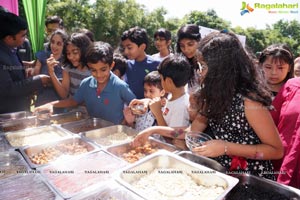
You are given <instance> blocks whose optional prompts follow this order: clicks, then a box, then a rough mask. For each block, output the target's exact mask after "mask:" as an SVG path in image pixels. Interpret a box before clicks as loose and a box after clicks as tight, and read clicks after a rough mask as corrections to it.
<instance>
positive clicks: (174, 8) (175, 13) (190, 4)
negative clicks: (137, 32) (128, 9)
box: [136, 0, 300, 29]
mask: <svg viewBox="0 0 300 200" xmlns="http://www.w3.org/2000/svg"><path fill="white" fill-rule="evenodd" d="M243 1H244V2H246V3H248V4H249V5H250V7H254V4H255V3H260V4H276V3H277V4H283V3H285V4H298V8H295V9H271V11H273V13H269V12H268V10H266V9H258V8H257V9H254V11H253V12H251V13H246V14H245V15H243V16H241V15H240V11H241V10H240V9H241V7H242V2H243ZM136 2H137V3H139V4H143V5H145V7H146V9H147V10H148V11H152V10H153V9H155V8H158V7H164V8H165V9H166V10H167V11H168V14H167V15H166V16H165V17H166V18H167V19H168V18H170V17H178V18H181V17H183V16H184V15H185V14H188V13H189V12H191V11H193V10H197V11H202V12H203V11H207V10H208V9H214V10H215V11H216V12H217V15H218V16H219V17H221V18H223V19H225V20H227V21H230V22H231V25H232V26H233V27H235V26H241V27H243V28H246V27H255V28H257V29H264V28H265V27H266V24H269V25H271V24H274V23H275V22H277V21H278V20H280V19H284V20H288V21H289V20H293V19H297V20H299V21H300V1H299V0H230V1H222V0H136ZM278 11H287V12H289V13H288V14H287V13H278ZM290 11H296V12H298V13H290ZM275 12H276V13H275Z"/></svg>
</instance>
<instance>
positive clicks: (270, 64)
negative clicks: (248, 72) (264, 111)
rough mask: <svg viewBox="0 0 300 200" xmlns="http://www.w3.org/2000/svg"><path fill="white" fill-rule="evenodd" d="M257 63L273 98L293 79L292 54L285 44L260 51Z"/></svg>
mask: <svg viewBox="0 0 300 200" xmlns="http://www.w3.org/2000/svg"><path fill="white" fill-rule="evenodd" d="M259 63H260V65H261V66H262V69H263V71H264V75H265V78H266V79H267V83H268V86H269V88H270V91H271V92H272V93H273V96H274V97H275V96H276V94H277V93H278V91H279V90H280V88H281V86H282V85H283V84H284V83H285V82H286V81H287V80H288V79H290V78H292V77H293V74H294V60H293V54H292V52H291V50H290V48H289V47H288V46H287V45H286V44H273V45H271V46H269V47H267V48H266V49H264V50H263V51H262V53H261V54H260V56H259Z"/></svg>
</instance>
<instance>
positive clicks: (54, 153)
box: [20, 137, 99, 168]
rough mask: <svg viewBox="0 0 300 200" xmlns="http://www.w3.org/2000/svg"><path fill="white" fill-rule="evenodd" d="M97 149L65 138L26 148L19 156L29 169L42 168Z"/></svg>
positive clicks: (78, 140) (22, 149) (79, 140)
mask: <svg viewBox="0 0 300 200" xmlns="http://www.w3.org/2000/svg"><path fill="white" fill-rule="evenodd" d="M97 150H99V148H98V147H97V146H95V145H93V144H92V143H89V142H88V141H85V140H84V139H82V138H80V137H71V138H65V139H62V140H59V141H55V142H51V143H46V144H41V145H35V146H27V147H23V148H21V149H20V152H21V154H22V155H23V157H24V158H25V160H26V161H27V163H28V164H29V166H30V167H31V168H38V167H41V166H44V165H46V164H48V163H50V162H53V161H55V160H67V159H71V158H73V159H74V157H76V156H83V155H84V154H86V153H91V152H94V151H97Z"/></svg>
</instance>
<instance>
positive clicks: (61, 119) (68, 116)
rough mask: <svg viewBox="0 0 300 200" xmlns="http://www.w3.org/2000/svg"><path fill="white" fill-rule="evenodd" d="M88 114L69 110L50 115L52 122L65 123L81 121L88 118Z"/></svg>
mask: <svg viewBox="0 0 300 200" xmlns="http://www.w3.org/2000/svg"><path fill="white" fill-rule="evenodd" d="M86 118H87V116H86V115H85V114H84V113H82V112H79V111H76V112H68V113H62V114H55V115H51V116H50V123H51V124H64V123H70V122H75V121H79V120H82V119H86Z"/></svg>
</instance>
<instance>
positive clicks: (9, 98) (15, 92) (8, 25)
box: [0, 11, 50, 113]
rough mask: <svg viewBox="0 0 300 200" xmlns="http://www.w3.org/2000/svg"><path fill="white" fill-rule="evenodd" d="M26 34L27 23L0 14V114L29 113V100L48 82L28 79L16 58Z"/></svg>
mask: <svg viewBox="0 0 300 200" xmlns="http://www.w3.org/2000/svg"><path fill="white" fill-rule="evenodd" d="M26 34H27V23H26V21H24V20H23V19H22V18H20V17H18V16H17V15H15V14H13V13H9V12H3V11H0V113H9V112H16V111H22V110H29V109H30V103H31V98H30V97H31V96H32V95H33V94H34V92H35V91H37V90H40V89H42V88H43V85H47V84H48V83H49V82H50V77H49V76H47V75H38V76H33V77H30V78H26V76H25V68H24V66H23V64H22V61H21V60H20V58H19V56H18V55H17V47H18V46H20V45H22V44H23V42H24V40H25V37H26Z"/></svg>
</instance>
